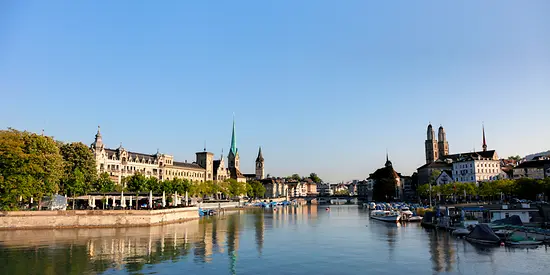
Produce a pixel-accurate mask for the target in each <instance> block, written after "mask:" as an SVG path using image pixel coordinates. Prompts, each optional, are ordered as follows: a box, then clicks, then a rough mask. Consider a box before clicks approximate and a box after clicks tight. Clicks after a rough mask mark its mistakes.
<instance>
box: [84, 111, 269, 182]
mask: <svg viewBox="0 0 550 275" xmlns="http://www.w3.org/2000/svg"><path fill="white" fill-rule="evenodd" d="M90 149H91V150H92V153H93V154H94V157H95V160H96V169H97V171H98V173H104V172H107V173H108V174H109V176H110V177H111V179H112V180H113V181H114V182H115V183H117V184H123V182H124V181H123V179H124V178H125V177H129V176H132V175H135V174H142V175H144V176H145V177H154V178H157V179H158V180H160V181H163V180H172V179H175V178H180V179H187V180H190V181H193V182H205V181H224V180H226V179H229V178H232V179H235V180H237V181H238V182H246V178H245V176H244V175H243V174H242V173H241V172H240V169H239V164H240V163H239V162H240V159H239V152H238V150H237V143H236V139H235V121H233V131H232V135H231V147H230V153H229V156H228V164H229V165H228V167H226V166H225V162H224V159H223V153H222V155H221V158H220V159H219V160H215V159H214V154H213V153H211V152H207V151H206V148H204V151H203V152H197V153H195V156H196V159H195V161H194V162H190V163H188V162H187V161H184V162H178V161H174V157H173V156H172V155H168V154H161V153H160V152H158V151H157V153H156V154H144V153H137V152H132V151H128V150H126V149H125V148H124V147H122V144H121V145H120V146H119V147H118V148H116V149H109V148H106V147H105V144H104V143H103V137H102V135H101V131H100V128H99V127H98V129H97V133H96V135H95V139H94V142H93V143H92V144H91V145H90ZM259 167H261V169H258V168H259ZM263 169H264V158H263V155H262V152H261V149H260V151H259V153H258V158H256V173H255V174H254V177H255V178H258V179H259V178H261V177H263Z"/></svg>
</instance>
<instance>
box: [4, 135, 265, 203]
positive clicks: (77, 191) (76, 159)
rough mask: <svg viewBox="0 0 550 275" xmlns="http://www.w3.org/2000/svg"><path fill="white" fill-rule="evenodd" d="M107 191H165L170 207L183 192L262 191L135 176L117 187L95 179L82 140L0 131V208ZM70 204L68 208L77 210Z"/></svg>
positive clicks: (220, 195) (255, 186)
mask: <svg viewBox="0 0 550 275" xmlns="http://www.w3.org/2000/svg"><path fill="white" fill-rule="evenodd" d="M112 192H118V193H120V192H153V193H156V194H160V193H165V194H166V195H167V205H170V204H171V203H172V195H173V194H175V193H176V192H177V193H178V194H185V193H188V194H189V196H190V197H191V198H199V199H202V198H205V197H211V198H214V199H218V200H220V199H230V198H235V197H240V196H242V195H247V196H248V197H250V198H262V197H263V196H264V194H265V188H264V186H263V185H262V184H261V183H260V182H258V181H251V182H247V183H242V182H237V181H236V180H233V179H229V180H226V181H223V182H212V181H206V182H193V181H190V180H187V179H179V178H176V179H173V180H165V181H159V180H158V179H157V178H154V177H149V178H147V177H145V176H144V175H142V174H139V173H136V174H134V175H132V176H129V177H125V178H124V179H123V181H122V185H118V184H115V182H114V181H113V180H111V179H110V176H109V174H108V173H102V174H99V175H98V173H97V171H96V162H95V158H94V155H93V153H92V151H91V150H90V148H89V147H88V146H86V145H85V144H83V143H82V142H71V143H63V142H60V141H56V140H54V138H53V137H49V136H44V135H43V134H42V135H39V134H36V133H31V132H27V131H18V130H15V129H12V128H8V130H0V210H4V211H14V210H40V208H41V205H42V199H43V198H45V197H50V196H52V195H55V194H58V195H66V196H67V197H68V198H76V197H79V196H84V195H88V194H90V193H103V194H106V193H112ZM74 201H75V200H74V199H73V204H72V205H68V206H69V207H70V208H73V209H78V206H77V205H75V203H74ZM100 203H102V202H100Z"/></svg>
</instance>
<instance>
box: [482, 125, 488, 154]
mask: <svg viewBox="0 0 550 275" xmlns="http://www.w3.org/2000/svg"><path fill="white" fill-rule="evenodd" d="M481 127H482V131H483V145H482V146H481V147H482V148H483V151H487V142H486V141H485V125H482V126H481Z"/></svg>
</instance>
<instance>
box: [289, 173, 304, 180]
mask: <svg viewBox="0 0 550 275" xmlns="http://www.w3.org/2000/svg"><path fill="white" fill-rule="evenodd" d="M290 179H292V180H297V181H300V180H302V177H300V175H298V174H292V176H290Z"/></svg>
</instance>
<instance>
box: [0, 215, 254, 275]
mask: <svg viewBox="0 0 550 275" xmlns="http://www.w3.org/2000/svg"><path fill="white" fill-rule="evenodd" d="M254 218H255V221H254V222H255V223H254V224H255V229H256V244H257V246H258V251H259V253H261V251H262V248H263V242H264V232H263V230H264V224H263V219H264V216H263V213H260V214H258V215H257V216H255V217H254ZM241 222H242V221H241V215H240V214H239V213H233V214H229V213H228V214H226V215H221V216H218V217H207V218H203V219H201V220H194V221H188V222H185V223H180V224H169V225H164V226H154V227H134V228H109V229H108V228H101V229H62V230H47V231H45V230H22V231H0V259H1V260H3V261H4V263H3V264H2V265H1V267H0V274H33V273H36V270H41V271H44V272H41V273H42V274H82V273H89V272H90V271H94V273H101V272H103V271H106V270H108V269H111V268H113V269H118V270H121V269H126V270H127V271H128V272H130V273H133V272H139V271H140V270H142V269H143V267H144V266H145V265H147V264H156V263H160V262H163V261H181V260H185V259H186V258H187V257H189V255H191V257H192V260H193V261H194V262H199V263H209V262H210V261H211V260H212V255H213V254H215V253H224V252H225V251H227V254H228V255H229V259H230V266H229V269H230V272H231V273H236V270H237V255H238V250H239V235H240V231H241V230H240V226H241ZM15 248H17V249H15ZM7 259H9V260H7ZM67 268H70V269H71V272H67V270H65V269H67ZM73 269H74V270H73Z"/></svg>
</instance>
